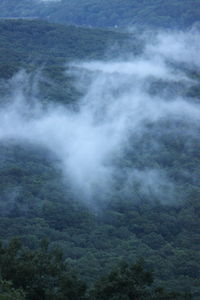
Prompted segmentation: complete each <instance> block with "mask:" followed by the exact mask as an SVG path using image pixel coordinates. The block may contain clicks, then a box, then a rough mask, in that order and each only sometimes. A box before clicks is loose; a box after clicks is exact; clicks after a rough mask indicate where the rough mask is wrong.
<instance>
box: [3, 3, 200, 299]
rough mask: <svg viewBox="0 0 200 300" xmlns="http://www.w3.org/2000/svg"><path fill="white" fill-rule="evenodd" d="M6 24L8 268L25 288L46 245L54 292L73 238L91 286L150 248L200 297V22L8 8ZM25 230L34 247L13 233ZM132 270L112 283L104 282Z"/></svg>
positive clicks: (153, 258) (162, 277)
mask: <svg viewBox="0 0 200 300" xmlns="http://www.w3.org/2000/svg"><path fill="white" fill-rule="evenodd" d="M154 2H155V1H154ZM3 3H4V5H6V2H3V1H2V4H3ZM9 3H11V2H9ZM63 3H64V1H61V2H58V3H56V2H54V3H52V4H51V5H52V6H51V7H53V6H54V5H55V6H56V7H58V5H61V4H63ZM101 3H102V2H101ZM148 3H150V2H148ZM174 3H175V2H174ZM7 4H8V3H7ZM20 4H21V8H22V7H23V1H20ZM26 4H27V5H28V1H26ZM18 5H19V1H18V2H17V3H16V9H17V7H19V6H18ZM37 5H38V7H39V5H44V6H43V7H46V8H48V9H50V6H49V7H48V6H46V5H48V4H47V3H45V4H44V3H43V4H42V3H39V2H37ZM49 5H50V4H49ZM152 5H153V4H152ZM13 7H14V6H13ZM80 7H81V6H80ZM12 11H14V10H12ZM0 32H1V38H0V46H1V47H0V57H1V60H0V71H1V73H0V74H1V81H0V96H1V98H0V100H1V101H0V124H1V126H0V237H1V240H2V243H3V245H4V247H3V248H1V255H2V257H3V259H2V264H3V267H4V273H3V274H6V275H5V277H4V278H3V279H4V280H11V281H13V283H15V285H14V288H15V289H18V288H21V287H24V285H25V283H26V282H25V283H24V279H23V278H24V277H23V276H24V274H26V273H25V271H27V269H29V266H30V259H29V258H30V257H33V258H35V259H36V261H37V264H36V266H37V268H36V272H34V270H35V269H34V265H33V264H32V265H31V270H33V274H34V276H36V277H34V278H36V282H37V285H40V282H41V284H43V286H44V287H45V289H46V293H47V296H46V298H45V299H48V292H49V290H48V288H49V286H51V287H53V290H54V291H55V289H54V287H55V285H54V283H55V282H54V280H55V279H54V277H52V276H51V272H52V273H53V274H54V275H55V274H57V270H58V269H57V268H56V266H57V267H59V266H60V257H61V256H60V255H59V253H58V252H57V251H58V248H59V249H61V250H62V252H63V258H64V261H65V263H67V266H69V267H70V268H73V269H74V270H76V272H77V274H78V276H79V277H80V278H81V279H82V280H84V281H85V282H87V284H88V285H89V286H90V287H91V286H92V285H93V283H94V281H95V280H96V279H98V278H99V277H101V276H103V275H105V274H106V273H110V271H111V270H112V268H113V267H114V266H115V265H117V264H118V263H119V262H121V260H125V261H126V262H127V263H128V264H131V262H135V261H137V259H138V258H141V257H143V258H145V263H144V264H145V268H146V269H147V270H154V277H155V282H154V284H155V287H159V286H164V287H166V289H167V290H168V291H171V290H178V291H181V292H189V293H190V292H191V294H192V298H193V299H199V296H200V289H199V286H200V285H199V278H200V254H199V253H200V252H199V237H200V213H199V212H200V202H199V197H200V184H199V177H200V153H199V148H200V140H199V131H200V125H199V124H200V122H199V121H200V101H199V99H200V60H199V55H198V53H199V52H198V49H199V31H198V30H197V29H191V30H187V31H186V32H184V31H177V32H174V31H172V32H163V31H161V32H159V31H157V32H156V33H155V32H154V31H150V30H149V31H147V32H146V31H139V32H136V31H134V30H133V32H130V31H129V33H119V32H115V31H114V32H113V31H106V30H99V29H91V28H89V29H88V28H82V27H75V26H64V25H55V24H51V23H47V22H44V21H40V20H2V21H1V22H0ZM15 236H18V237H19V238H20V239H21V241H22V244H23V245H24V247H25V249H23V250H22V252H18V251H19V248H17V246H16V243H14V246H13V243H12V242H11V243H9V241H10V239H12V238H13V237H15ZM44 238H47V239H48V240H49V244H48V250H47V246H46V248H45V251H48V253H49V256H48V257H47V258H48V260H47V261H45V256H44V250H43V252H41V251H42V250H41V249H40V245H41V240H42V239H44ZM6 249H8V253H7V252H6ZM28 249H31V250H30V252H29V250H28ZM38 249H39V250H38ZM32 251H35V252H32ZM56 253H58V254H56ZM11 258H12V259H14V262H15V264H13V266H12V263H10V261H11V262H12V260H10V259H11ZM5 259H8V261H9V264H6V263H4V260H5ZM43 259H44V261H43ZM40 260H42V262H44V265H45V266H47V269H48V265H49V260H50V261H51V262H52V269H51V272H50V275H48V276H46V275H47V274H44V272H43V270H42V272H41V274H42V275H41V278H40V277H39V276H40V274H39V276H37V274H35V273H38V272H39V271H37V270H40V263H38V261H39V262H40ZM5 261H6V260H5ZM58 262H59V264H58ZM56 263H57V264H56ZM18 265H19V266H20V270H21V267H24V269H23V268H22V270H24V272H21V273H20V274H21V276H22V277H20V278H19V276H18V274H19V273H18V272H17V269H18ZM62 266H63V265H62V264H61V267H62ZM9 267H11V269H9ZM12 267H13V268H14V269H12ZM45 268H46V267H45ZM54 268H55V269H54ZM10 270H11V271H13V272H11V271H10ZM55 270H56V272H55ZM64 270H65V269H64ZM120 270H121V269H118V273H116V272H114V273H111V275H110V276H108V277H104V279H102V281H99V283H98V284H97V287H99V291H100V292H101V293H102V291H103V289H104V287H105V289H106V287H107V286H109V285H110V284H109V280H111V282H113V281H114V284H115V279H116V281H118V277H116V276H113V274H119V276H120V277H121V271H120ZM122 270H123V268H122ZM124 270H126V272H125V273H124V274H125V275H126V274H129V272H130V268H128V267H126V268H125V269H124ZM140 271H141V269H140ZM63 272H64V271H63ZM127 272H128V273H127ZM139 273H140V272H139ZM7 274H8V275H7ZM29 274H30V273H29ZM61 274H63V273H61ZM142 274H143V273H142ZM125 275H124V276H125ZM6 276H7V277H6ZM12 276H15V277H13V278H12ZM56 276H57V275H56ZM31 278H32V277H31ZM58 278H60V277H59V275H58V277H57V279H56V280H57V281H58ZM41 279H42V280H41ZM20 280H22V281H23V284H22V283H21V282H20ZM112 280H113V281H112ZM126 280H127V278H126ZM57 281H56V282H57ZM16 282H17V283H16ZM120 282H121V281H120ZM34 283H35V282H32V281H31V284H32V285H34ZM1 284H2V282H1ZM4 284H5V282H4ZM62 286H66V285H65V284H64V285H62ZM27 287H30V284H29V282H28V283H27V284H26V285H25V288H27ZM34 290H35V289H34ZM148 291H149V290H148ZM159 291H160V292H161V289H160V290H159ZM16 292H17V291H16ZM19 292H21V290H20V291H19ZM161 294H162V293H161ZM63 297H64V296H63ZM95 297H96V298H93V299H99V298H98V293H97V295H96V296H95ZM99 297H101V294H100V296H99ZM105 297H106V299H107V296H105ZM163 297H164V296H163ZM163 297H162V296H161V297H160V299H163ZM27 299H28V298H27ZM52 299H56V298H52ZM58 299H60V298H58ZM61 299H63V298H61ZM64 299H65V298H64ZM75 299H76V300H78V299H77V298H75ZM153 299H156V298H153ZM157 299H159V298H158V297H157ZM164 299H165V298H164ZM168 299H170V298H168ZM172 299H173V295H172ZM174 299H176V298H174ZM179 299H181V298H179ZM182 299H184V298H182ZM185 299H191V298H190V297H189V296H188V298H185ZM70 300H71V299H70Z"/></svg>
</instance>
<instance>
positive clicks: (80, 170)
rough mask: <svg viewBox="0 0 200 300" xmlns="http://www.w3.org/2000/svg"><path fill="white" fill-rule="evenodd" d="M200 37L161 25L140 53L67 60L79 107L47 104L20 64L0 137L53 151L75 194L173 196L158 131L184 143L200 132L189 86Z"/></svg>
mask: <svg viewBox="0 0 200 300" xmlns="http://www.w3.org/2000/svg"><path fill="white" fill-rule="evenodd" d="M199 42H200V38H199V33H198V31H190V32H186V33H183V32H179V33H177V32H176V33H159V34H157V35H156V36H154V38H151V40H150V41H148V42H146V46H145V47H144V51H143V52H142V53H141V55H140V56H137V57H134V56H132V55H131V54H130V58H129V59H128V58H127V55H126V59H124V58H123V54H122V56H121V57H119V58H118V59H117V60H116V59H115V60H114V61H92V62H91V61H90V62H81V63H80V62H79V63H71V65H70V66H69V69H68V72H70V74H72V75H73V76H74V78H75V85H77V88H79V89H82V90H84V96H83V97H82V98H81V99H78V100H77V101H78V109H76V110H73V109H71V108H69V107H67V106H62V105H59V104H56V101H55V103H54V104H49V105H48V106H47V107H45V108H44V107H43V106H42V104H41V102H40V100H39V97H38V94H39V93H38V90H37V84H35V81H34V83H33V81H31V77H30V75H28V74H26V72H24V71H21V72H19V73H18V74H16V75H15V76H14V78H12V80H11V81H10V82H9V84H10V86H11V91H12V92H10V93H9V95H7V103H8V104H4V105H3V106H2V108H1V111H0V120H1V121H0V122H1V127H0V141H5V140H10V139H14V140H16V141H17V142H18V143H20V141H29V142H31V143H35V144H37V145H41V146H44V147H46V148H47V149H49V150H50V151H52V152H53V153H54V154H55V155H56V157H57V158H58V159H59V161H60V166H61V167H62V170H63V174H64V178H65V180H68V181H69V182H70V184H71V186H72V187H73V190H74V193H75V194H76V196H77V197H80V198H82V199H84V201H86V202H88V203H93V204H94V203H95V201H97V200H94V199H100V200H101V198H102V199H104V200H105V199H106V197H109V195H110V194H112V191H115V192H116V193H118V195H127V197H130V198H132V199H133V200H134V199H135V198H138V197H139V199H141V198H145V199H146V198H147V199H148V198H149V199H150V198H151V199H154V198H155V199H156V200H159V201H161V202H163V203H167V202H171V201H174V198H175V194H176V186H175V185H174V181H173V180H172V178H171V175H170V172H169V170H168V167H167V166H166V167H165V165H164V164H163V163H161V164H159V157H162V156H163V155H164V154H163V153H164V151H165V149H164V146H163V143H164V142H163V141H162V140H163V136H164V137H165V138H167V137H169V136H170V139H171V140H177V137H178V139H181V141H182V142H183V144H184V147H185V148H187V147H189V146H188V145H190V144H191V139H192V138H196V136H197V135H196V133H197V131H198V124H199V121H200V105H199V102H198V101H197V99H195V98H190V97H189V96H188V93H187V92H188V90H189V89H190V88H191V87H192V86H195V85H198V84H199V83H198V79H197V78H196V77H194V76H192V74H191V70H194V69H195V72H196V71H199V67H200V59H199V56H198V53H199V52H198V51H197V50H198V49H199V45H200V43H199ZM30 82H32V84H31V87H32V92H31V96H30V93H27V91H29V90H30ZM4 103H5V101H4ZM177 124H179V125H177ZM171 140H170V141H171ZM155 157H156V158H155ZM151 162H152V163H151ZM168 164H169V163H168ZM125 193H126V194H125ZM138 194H139V196H138ZM176 198H177V195H176ZM100 200H98V201H100ZM94 205H95V204H94Z"/></svg>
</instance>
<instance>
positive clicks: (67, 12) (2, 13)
mask: <svg viewBox="0 0 200 300" xmlns="http://www.w3.org/2000/svg"><path fill="white" fill-rule="evenodd" d="M199 14H200V4H199V0H174V1H166V0H165V1H163V0H148V1H147V0H142V1H138V0H125V1H122V0H112V1H105V0H103V1H102V0H82V1H77V0H73V1H68V0H60V1H42V0H34V1H33V0H21V1H18V0H9V1H7V0H1V3H0V17H25V18H26V17H34V18H35V17H39V18H44V19H48V20H49V21H52V22H57V23H64V24H74V25H84V26H93V27H94V26H97V27H114V26H131V25H137V26H138V25H140V26H153V27H164V28H186V27H188V26H191V25H193V24H194V23H195V22H199Z"/></svg>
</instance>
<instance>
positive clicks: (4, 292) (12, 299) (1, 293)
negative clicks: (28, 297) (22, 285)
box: [0, 280, 25, 300]
mask: <svg viewBox="0 0 200 300" xmlns="http://www.w3.org/2000/svg"><path fill="white" fill-rule="evenodd" d="M0 300H25V295H24V293H23V291H22V290H21V289H14V288H13V286H12V283H11V282H10V281H6V280H1V281H0Z"/></svg>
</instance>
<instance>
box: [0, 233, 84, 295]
mask: <svg viewBox="0 0 200 300" xmlns="http://www.w3.org/2000/svg"><path fill="white" fill-rule="evenodd" d="M0 271H1V276H2V278H3V279H4V280H9V281H12V283H13V286H14V287H15V288H21V289H23V290H24V291H25V294H26V299H29V300H36V299H48V300H51V299H52V300H54V299H59V300H64V299H66V300H81V299H84V294H85V290H86V286H85V285H84V283H82V282H81V281H80V280H78V279H77V278H76V277H75V276H74V275H73V274H71V273H70V271H69V270H68V267H67V266H66V264H65V263H64V261H63V259H62V254H61V253H60V251H55V250H54V251H49V250H48V242H46V241H45V240H44V241H43V242H42V244H41V247H40V248H39V249H37V250H36V251H31V250H28V249H25V248H22V246H21V244H20V242H19V240H17V239H13V240H12V241H11V242H10V243H9V245H8V246H7V248H4V247H1V249H0ZM16 293H17V291H16ZM19 295H20V294H19ZM7 299H10V298H7ZM11 299H13V298H11ZM16 299H18V298H16ZM19 299H20V298H19Z"/></svg>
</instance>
